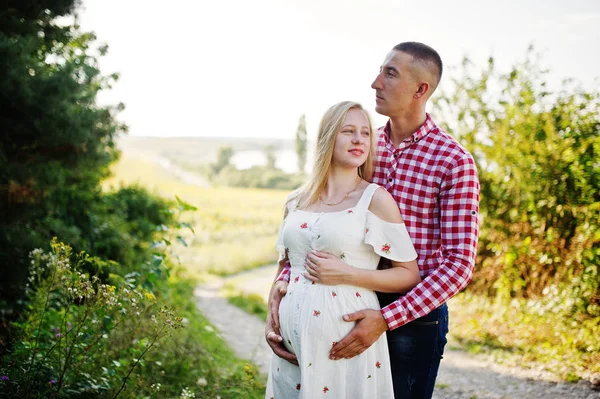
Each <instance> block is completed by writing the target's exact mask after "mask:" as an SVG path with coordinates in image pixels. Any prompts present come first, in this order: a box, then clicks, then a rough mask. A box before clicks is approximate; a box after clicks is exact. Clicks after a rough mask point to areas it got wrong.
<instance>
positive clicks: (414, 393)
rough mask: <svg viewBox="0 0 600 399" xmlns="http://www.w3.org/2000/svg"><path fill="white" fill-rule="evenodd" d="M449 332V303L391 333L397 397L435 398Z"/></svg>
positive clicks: (393, 374) (395, 393) (410, 398)
mask: <svg viewBox="0 0 600 399" xmlns="http://www.w3.org/2000/svg"><path fill="white" fill-rule="evenodd" d="M396 299H398V296H396ZM380 301H381V299H380ZM384 303H385V304H387V303H389V302H388V301H385V300H384V301H382V305H381V306H382V307H383V306H385V305H384ZM447 333H448V306H447V305H446V304H443V305H442V306H440V307H439V308H437V309H435V310H433V311H432V312H431V313H429V314H428V315H426V316H423V317H421V318H419V319H416V320H414V321H412V322H410V323H408V324H405V325H403V326H402V327H399V328H396V329H395V330H393V331H388V332H387V340H388V346H389V350H390V359H391V364H392V379H393V382H394V396H395V398H396V399H425V398H431V396H432V395H433V388H434V386H435V379H436V378H437V373H438V369H439V367H440V360H442V357H443V354H444V347H445V346H446V342H447V340H446V334H447Z"/></svg>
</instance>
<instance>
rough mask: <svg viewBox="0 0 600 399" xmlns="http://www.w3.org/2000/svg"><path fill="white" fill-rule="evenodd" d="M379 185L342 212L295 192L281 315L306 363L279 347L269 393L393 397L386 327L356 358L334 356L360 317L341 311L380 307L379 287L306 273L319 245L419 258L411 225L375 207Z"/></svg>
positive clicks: (360, 256) (286, 335) (373, 257)
mask: <svg viewBox="0 0 600 399" xmlns="http://www.w3.org/2000/svg"><path fill="white" fill-rule="evenodd" d="M377 188H379V186H378V185H376V184H371V185H369V186H368V187H367V188H366V189H365V190H364V192H363V194H362V196H361V198H360V200H359V202H358V204H357V205H356V206H355V207H353V208H350V209H346V210H343V211H338V212H325V213H324V212H321V213H314V212H307V211H303V210H298V209H295V206H296V198H295V196H296V194H297V193H296V192H294V193H292V194H290V196H289V197H288V204H287V207H288V211H289V213H288V216H287V218H286V219H285V220H284V222H283V225H282V227H281V230H280V232H279V237H278V239H277V245H276V247H277V250H278V251H279V252H280V254H281V255H282V256H285V253H286V251H287V255H288V259H289V261H290V264H291V278H290V284H289V286H288V291H287V294H286V295H285V296H284V298H283V299H282V301H281V305H280V307H279V318H280V325H281V334H282V337H283V339H284V343H285V346H286V347H287V349H288V350H289V351H290V352H292V353H294V354H295V355H296V356H297V357H298V363H299V366H295V365H292V364H290V363H288V362H287V361H286V360H283V359H281V358H279V357H278V356H276V355H273V359H272V361H271V369H270V372H269V379H268V382H267V391H266V396H265V397H266V398H267V399H271V398H273V399H292V398H306V399H313V398H320V397H323V398H357V399H358V398H361V399H362V398H393V397H394V391H393V387H392V376H391V370H390V361H389V353H388V346H387V340H386V337H385V334H383V335H382V336H381V337H380V338H379V339H378V340H377V341H376V342H375V343H374V344H373V345H372V346H371V347H370V348H369V349H367V350H366V351H364V352H363V353H361V354H360V355H358V356H356V357H354V358H352V359H341V360H330V359H329V351H330V349H331V347H332V346H333V344H335V343H336V342H337V341H339V340H341V339H342V338H343V337H345V336H346V334H348V332H350V330H351V329H352V327H353V326H354V324H355V323H352V322H345V321H343V320H342V316H343V315H344V314H347V313H352V312H356V311H358V310H362V309H379V308H380V307H379V302H378V301H377V296H376V295H375V293H374V292H373V291H370V290H367V289H364V288H359V287H355V286H350V285H337V286H328V285H322V284H318V283H312V282H311V281H309V280H307V279H306V278H305V277H304V276H303V275H302V273H303V272H305V269H304V259H305V257H306V254H307V252H308V251H310V250H312V249H314V250H317V251H323V252H327V253H330V254H332V255H335V256H338V257H339V258H340V259H342V260H343V261H344V262H345V263H347V264H349V265H351V266H354V267H359V268H364V269H373V270H374V269H376V268H377V265H378V263H379V259H380V256H384V257H386V258H389V259H391V260H395V261H401V262H405V261H410V260H413V259H416V257H417V254H416V252H415V249H414V247H413V245H412V242H411V241H410V237H409V236H408V232H407V231H406V227H405V225H404V224H397V223H388V222H385V221H383V220H381V219H379V218H378V217H377V216H375V215H374V214H373V213H371V212H370V211H369V210H368V208H369V204H370V202H371V198H372V197H373V193H374V192H375V190H376V189H377Z"/></svg>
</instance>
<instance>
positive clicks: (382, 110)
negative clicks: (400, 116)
mask: <svg viewBox="0 0 600 399" xmlns="http://www.w3.org/2000/svg"><path fill="white" fill-rule="evenodd" d="M375 112H377V113H378V114H379V115H383V116H389V115H388V112H387V110H386V109H385V107H383V106H381V105H375Z"/></svg>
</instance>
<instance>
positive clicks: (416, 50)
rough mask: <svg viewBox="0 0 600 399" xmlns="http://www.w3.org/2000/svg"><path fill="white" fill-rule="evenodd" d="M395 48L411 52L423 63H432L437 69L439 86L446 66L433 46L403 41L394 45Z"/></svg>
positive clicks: (407, 52)
mask: <svg viewBox="0 0 600 399" xmlns="http://www.w3.org/2000/svg"><path fill="white" fill-rule="evenodd" d="M394 50H396V51H402V52H403V53H406V54H410V55H411V56H412V57H413V58H414V59H416V60H419V61H421V62H423V63H431V64H433V65H434V66H435V68H436V69H437V70H436V71H435V72H437V78H438V81H437V82H435V86H436V87H437V85H438V83H439V82H440V80H441V79H442V70H443V68H444V66H443V64H442V58H441V57H440V55H439V54H438V52H437V51H435V50H434V49H433V48H431V47H429V46H428V45H426V44H423V43H419V42H403V43H400V44H397V45H395V46H394Z"/></svg>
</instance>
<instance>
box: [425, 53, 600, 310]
mask: <svg viewBox="0 0 600 399" xmlns="http://www.w3.org/2000/svg"><path fill="white" fill-rule="evenodd" d="M539 65H540V59H539V56H536V54H535V53H534V52H533V49H530V51H529V52H528V54H527V57H526V59H525V61H524V62H522V63H520V64H518V65H516V66H514V67H513V68H512V69H511V70H510V71H509V72H508V73H506V74H502V73H499V72H498V71H497V70H496V68H495V63H494V60H493V58H490V59H489V62H488V65H487V67H486V68H485V69H484V70H482V71H475V70H474V67H473V64H472V63H471V62H470V60H468V59H467V58H465V60H464V61H463V63H462V69H461V70H460V71H459V75H458V76H455V77H454V78H453V80H452V84H453V86H454V87H453V88H452V90H451V91H450V92H449V93H451V94H444V93H442V95H441V96H440V97H439V98H438V100H437V103H436V104H435V105H436V108H435V109H434V112H436V113H441V114H442V115H443V117H442V118H440V119H441V120H444V121H446V122H447V125H446V129H447V130H448V132H449V133H451V134H453V135H454V136H456V137H457V138H459V139H460V140H461V142H463V143H465V144H466V145H467V147H468V148H469V149H470V151H471V152H472V153H473V155H474V156H475V158H476V162H477V164H478V167H479V173H480V181H481V215H482V218H483V224H482V230H481V237H480V245H479V261H478V263H477V268H476V271H475V276H474V280H473V283H472V284H471V286H470V289H472V290H475V291H480V292H481V291H484V292H487V293H489V294H491V295H496V296H498V297H500V298H504V299H507V300H509V299H510V298H512V297H525V298H535V297H539V296H541V295H543V293H544V292H545V289H546V288H547V287H550V286H554V287H555V288H558V291H559V292H560V293H561V295H564V296H568V297H569V300H568V301H563V302H564V303H572V305H571V306H572V307H571V308H570V311H573V312H581V313H583V314H587V315H591V316H599V315H600V289H599V287H600V271H599V268H598V264H600V222H599V220H600V190H598V187H600V163H598V161H597V160H598V159H600V94H599V93H598V92H588V91H584V90H582V89H581V88H580V87H578V86H576V85H575V84H574V82H572V81H565V82H563V85H562V89H561V91H559V92H551V91H550V90H549V89H548V84H547V82H546V80H545V75H546V72H545V71H543V70H541V69H540V67H539Z"/></svg>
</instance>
